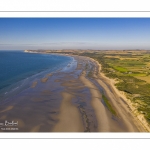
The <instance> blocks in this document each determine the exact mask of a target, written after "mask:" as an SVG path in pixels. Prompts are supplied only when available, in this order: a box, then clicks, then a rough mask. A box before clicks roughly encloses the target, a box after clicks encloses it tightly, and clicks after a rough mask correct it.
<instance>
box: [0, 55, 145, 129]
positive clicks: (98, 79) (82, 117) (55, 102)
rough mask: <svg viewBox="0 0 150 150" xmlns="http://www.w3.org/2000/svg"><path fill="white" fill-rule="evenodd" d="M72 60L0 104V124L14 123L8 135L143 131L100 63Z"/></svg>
mask: <svg viewBox="0 0 150 150" xmlns="http://www.w3.org/2000/svg"><path fill="white" fill-rule="evenodd" d="M72 57H74V61H73V62H72V63H70V64H68V66H66V67H65V68H63V69H61V70H59V71H57V72H55V73H53V74H47V75H45V77H43V78H41V79H40V80H36V81H33V83H32V85H31V87H30V88H29V89H27V90H24V91H23V92H21V93H20V94H18V95H16V96H15V97H13V98H12V99H10V100H9V101H7V103H2V104H1V105H0V123H1V122H5V120H7V121H12V120H13V121H15V122H18V125H17V128H18V130H15V131H12V132H147V130H146V129H145V127H144V126H143V125H142V124H141V123H140V121H139V120H137V118H136V117H135V116H134V115H133V114H132V111H131V109H130V108H129V105H128V104H127V103H126V98H125V97H124V96H123V95H121V94H120V93H119V92H118V90H117V89H116V88H115V86H114V82H113V80H110V79H108V78H107V77H105V76H104V75H103V74H102V73H101V72H100V70H101V66H100V64H98V63H97V62H96V61H94V60H93V59H90V58H88V57H84V56H72ZM104 95H105V97H107V99H108V101H109V105H110V106H111V108H112V109H113V110H115V114H113V113H112V112H111V111H110V110H109V108H108V107H107V105H106V103H105V101H104V99H103V96H104ZM3 131H4V132H5V131H6V130H0V132H3ZM9 132H10V131H9Z"/></svg>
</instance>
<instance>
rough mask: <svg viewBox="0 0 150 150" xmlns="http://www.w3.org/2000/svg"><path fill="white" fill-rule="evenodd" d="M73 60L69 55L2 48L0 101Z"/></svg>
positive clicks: (0, 54)
mask: <svg viewBox="0 0 150 150" xmlns="http://www.w3.org/2000/svg"><path fill="white" fill-rule="evenodd" d="M72 61H73V58H72V57H69V56H62V55H55V54H42V53H26V52H24V51H22V50H20V51H19V50H16V51H12V50H11V51H8V50H7V51H6V50H3V51H2V50H1V51H0V101H3V100H6V99H7V98H9V97H11V96H14V95H16V94H18V93H20V92H22V91H23V90H25V89H27V88H29V87H30V86H31V84H32V83H33V81H34V80H36V79H40V78H43V77H44V76H45V75H46V74H48V73H53V72H56V71H58V70H60V69H62V68H65V67H66V66H67V65H68V64H69V63H71V62H72Z"/></svg>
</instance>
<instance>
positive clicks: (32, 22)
mask: <svg viewBox="0 0 150 150" xmlns="http://www.w3.org/2000/svg"><path fill="white" fill-rule="evenodd" d="M11 49H12V50H24V49H99V50H103V49H104V50H105V49H116V50H119V49H150V18H0V50H11Z"/></svg>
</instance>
